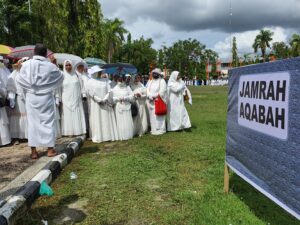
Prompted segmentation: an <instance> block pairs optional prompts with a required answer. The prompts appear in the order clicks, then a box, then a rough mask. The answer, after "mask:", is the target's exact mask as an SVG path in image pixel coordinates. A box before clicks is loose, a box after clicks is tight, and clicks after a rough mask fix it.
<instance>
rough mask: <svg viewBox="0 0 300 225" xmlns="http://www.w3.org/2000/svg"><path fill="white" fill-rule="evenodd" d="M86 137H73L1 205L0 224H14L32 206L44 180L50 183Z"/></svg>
mask: <svg viewBox="0 0 300 225" xmlns="http://www.w3.org/2000/svg"><path fill="white" fill-rule="evenodd" d="M84 139H85V138H84V137H78V138H75V139H73V140H72V141H71V142H70V143H69V144H67V145H65V146H64V148H63V149H62V150H61V151H59V152H60V154H59V155H57V156H55V157H54V158H53V159H52V160H51V161H50V162H48V163H47V164H46V166H44V167H43V168H42V169H41V170H40V171H39V172H38V173H37V174H36V175H35V176H34V177H33V178H32V179H31V180H29V181H28V182H27V183H25V184H24V185H23V186H22V187H20V188H19V189H18V190H17V191H16V192H15V193H14V194H13V195H12V196H11V197H10V198H9V199H7V200H5V201H4V202H2V204H1V205H0V207H1V208H0V225H13V224H15V222H16V221H17V219H18V218H19V216H20V215H21V214H23V213H24V212H26V210H27V209H29V208H30V206H31V205H32V203H33V202H34V201H35V200H36V199H37V198H38V197H39V188H40V185H41V183H42V182H43V181H45V182H46V183H47V184H50V183H51V182H52V181H53V180H54V179H55V178H56V177H57V176H58V175H59V174H60V172H61V171H62V169H63V168H64V167H65V166H66V165H67V164H68V163H70V161H71V160H72V158H73V157H74V156H75V154H76V152H77V151H78V150H79V149H80V147H81V146H82V145H83V142H84Z"/></svg>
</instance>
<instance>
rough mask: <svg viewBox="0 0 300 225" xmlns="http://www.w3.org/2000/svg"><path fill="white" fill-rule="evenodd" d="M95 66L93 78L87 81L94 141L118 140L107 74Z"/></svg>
mask: <svg viewBox="0 0 300 225" xmlns="http://www.w3.org/2000/svg"><path fill="white" fill-rule="evenodd" d="M97 67H98V68H93V74H92V75H91V79H90V80H89V81H88V83H87V93H88V95H89V97H90V128H91V139H92V141H93V142H94V143H100V142H104V141H115V140H118V130H117V124H116V118H115V114H114V109H113V101H112V100H113V99H112V93H111V89H110V85H109V83H108V79H107V78H106V75H105V74H102V73H101V71H102V69H101V68H100V67H99V66H97Z"/></svg>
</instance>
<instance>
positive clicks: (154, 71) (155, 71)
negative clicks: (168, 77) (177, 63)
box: [152, 68, 162, 76]
mask: <svg viewBox="0 0 300 225" xmlns="http://www.w3.org/2000/svg"><path fill="white" fill-rule="evenodd" d="M153 73H156V74H158V75H159V76H161V75H162V72H161V69H159V68H155V69H154V70H152V74H153Z"/></svg>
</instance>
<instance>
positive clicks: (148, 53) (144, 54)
mask: <svg viewBox="0 0 300 225" xmlns="http://www.w3.org/2000/svg"><path fill="white" fill-rule="evenodd" d="M152 44H153V40H152V39H151V38H149V39H144V37H143V36H142V37H141V38H140V39H137V40H134V41H131V35H130V36H129V38H128V36H127V42H126V43H124V44H123V46H122V48H121V50H120V51H119V52H118V54H117V56H116V58H117V59H119V61H122V62H128V63H131V64H133V65H135V66H136V67H137V69H138V71H139V72H140V73H142V74H147V73H148V72H149V65H150V64H151V63H155V62H156V50H155V49H153V48H152Z"/></svg>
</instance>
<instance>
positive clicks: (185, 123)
mask: <svg viewBox="0 0 300 225" xmlns="http://www.w3.org/2000/svg"><path fill="white" fill-rule="evenodd" d="M186 89H187V87H186V85H185V83H184V82H183V81H182V80H181V79H180V76H179V72H178V71H173V72H172V74H171V76H170V79H169V82H168V120H167V121H168V131H177V130H183V129H188V128H190V127H191V122H190V118H189V115H188V112H187V110H186V108H185V105H184V98H183V97H184V95H188V93H187V92H186ZM185 92H186V93H185Z"/></svg>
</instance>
